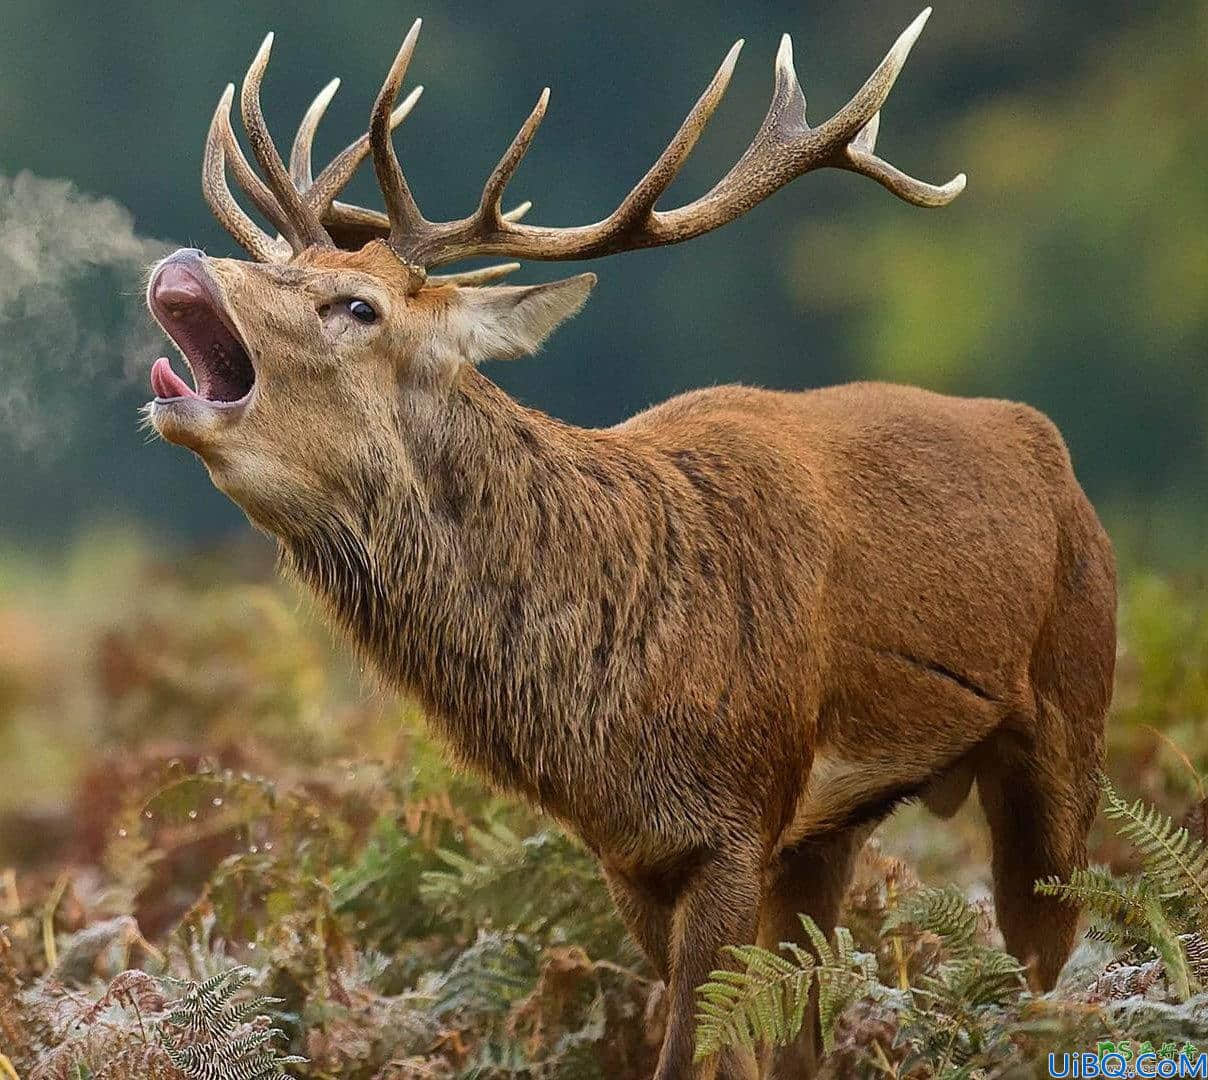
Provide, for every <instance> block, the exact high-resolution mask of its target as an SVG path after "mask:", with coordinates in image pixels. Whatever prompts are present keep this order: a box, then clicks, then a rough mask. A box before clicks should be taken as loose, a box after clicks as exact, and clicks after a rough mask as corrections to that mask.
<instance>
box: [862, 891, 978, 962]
mask: <svg viewBox="0 0 1208 1080" xmlns="http://www.w3.org/2000/svg"><path fill="white" fill-rule="evenodd" d="M977 924H978V914H977V910H976V908H974V907H973V905H971V904H970V903H969V901H968V900H966V899H965V897H964V896H963V895H962V894H961V892H960V890H959V889H957V888H956V887H955V886H952V885H949V886H946V887H945V888H942V889H935V888H923V889H915V890H913V891H911V892H909V893H907V894H906V895H905V896H903V897H902V899H901V902H900V903H899V904H898V906H897V907H895V908H894V909H893V910H892V911H891V912H890V913H889V914H888V915H887V916H886V917H885V922H884V923H883V924H882V927H881V932H882V934H887V933H889V932H890V931H892V930H900V929H901V928H902V927H904V926H909V927H913V928H914V930H916V931H917V932H919V933H930V934H935V935H936V937H938V938H940V939H941V940H942V941H943V942H944V944H945V946H947V948H948V949H949V951H951V952H960V951H961V950H964V949H968V948H971V947H972V946H973V944H974V942H975V941H976V938H977Z"/></svg>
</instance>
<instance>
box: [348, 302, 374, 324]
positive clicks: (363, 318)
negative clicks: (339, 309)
mask: <svg viewBox="0 0 1208 1080" xmlns="http://www.w3.org/2000/svg"><path fill="white" fill-rule="evenodd" d="M348 314H349V315H351V316H352V317H353V318H354V319H356V320H357V322H362V323H365V324H366V325H368V324H369V323H374V322H377V317H378V315H377V311H376V310H375V309H374V307H373V305H372V304H367V303H366V302H365V301H364V300H349V301H348Z"/></svg>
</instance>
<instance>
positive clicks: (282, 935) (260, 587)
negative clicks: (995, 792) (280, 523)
mask: <svg viewBox="0 0 1208 1080" xmlns="http://www.w3.org/2000/svg"><path fill="white" fill-rule="evenodd" d="M232 567H242V568H244V569H242V570H232ZM0 597H2V599H0V925H2V926H3V928H4V929H3V934H2V936H0V1054H2V1055H3V1056H2V1057H0V1077H5V1078H6V1080H12V1077H18V1078H20V1080H42V1078H58V1077H63V1078H72V1080H83V1078H94V1080H101V1078H105V1080H119V1078H122V1080H124V1078H128V1077H154V1078H165V1080H167V1078H171V1080H180V1078H184V1077H210V1078H216V1080H227V1078H230V1080H239V1078H251V1077H260V1076H264V1077H267V1076H272V1075H278V1074H280V1073H282V1072H284V1073H285V1074H287V1075H293V1076H299V1077H313V1078H321V1077H340V1078H349V1080H371V1078H372V1080H404V1078H419V1077H442V1078H443V1077H470V1076H474V1077H484V1078H485V1077H503V1076H519V1075H523V1076H530V1077H576V1078H577V1077H591V1076H608V1077H610V1078H617V1080H620V1078H627V1077H645V1076H647V1075H649V1073H650V1071H651V1069H652V1067H653V1055H654V1053H655V1052H656V1051H657V1046H658V1038H659V1035H660V1031H659V1026H660V1017H661V1014H662V1002H661V995H660V988H659V986H658V984H657V983H656V982H655V981H654V980H653V979H652V978H651V975H650V972H649V971H648V970H647V969H646V968H645V966H644V965H643V963H642V961H641V960H640V958H639V957H638V956H637V955H636V953H635V952H634V950H633V948H632V947H631V946H630V944H629V943H628V941H627V940H626V938H625V935H624V933H623V932H622V930H621V928H620V926H619V925H618V923H617V920H616V918H615V916H614V914H613V912H612V908H611V905H610V904H609V902H608V899H607V896H606V894H605V892H604V889H603V886H602V884H601V882H600V880H599V878H598V876H597V874H596V872H595V869H594V866H593V864H592V862H591V860H590V858H589V857H588V856H587V855H586V854H585V853H583V852H582V851H581V850H580V849H579V848H578V847H577V846H576V845H575V844H574V843H573V842H572V841H570V840H568V839H567V838H566V837H565V836H563V835H562V834H561V833H560V832H559V831H558V830H557V829H556V828H555V827H554V826H553V825H552V823H551V822H549V821H547V820H543V819H542V818H541V817H540V816H539V815H536V814H534V813H533V812H531V811H529V810H528V809H526V808H524V807H522V806H519V805H517V804H515V803H513V802H510V801H505V800H502V799H499V798H497V797H495V796H493V795H491V794H490V793H488V792H486V791H485V790H484V789H483V788H482V787H481V786H480V785H479V784H477V783H476V782H475V781H473V780H472V779H470V778H467V777H464V776H458V775H456V774H454V773H452V772H451V771H449V769H448V768H447V767H446V765H445V764H444V763H443V759H442V757H441V754H440V751H439V748H438V747H436V746H434V745H433V744H432V743H431V742H430V741H429V739H428V737H427V736H426V735H425V734H424V731H423V725H422V721H421V718H420V717H418V716H417V715H416V714H415V712H414V711H413V710H412V709H410V708H409V707H407V706H406V705H405V704H402V703H399V702H397V701H395V700H393V699H392V698H389V697H388V696H384V695H382V694H380V693H376V692H374V691H373V689H372V687H371V686H370V685H368V684H367V683H366V681H365V680H364V679H363V678H362V677H361V676H360V674H359V673H357V672H355V671H351V670H349V669H348V668H347V667H346V666H345V665H344V664H343V663H342V662H341V660H340V659H339V652H338V650H336V649H334V648H333V646H332V645H331V643H330V642H329V640H328V637H327V635H326V633H325V631H324V630H323V629H322V628H321V627H319V626H318V625H316V623H315V622H314V621H313V620H312V619H311V618H310V617H309V615H308V613H307V610H306V608H305V606H304V605H302V604H300V603H299V601H298V600H297V599H296V597H295V596H294V595H293V594H292V593H291V592H289V591H288V590H287V589H286V588H284V587H282V586H279V585H277V584H275V583H274V580H273V575H272V572H271V567H270V566H269V561H268V558H267V556H265V554H264V553H263V551H262V550H261V549H259V548H251V549H247V550H239V551H223V552H216V553H213V554H211V555H207V556H205V557H196V558H190V559H188V560H185V561H183V562H180V563H176V564H165V563H162V562H158V561H157V560H156V559H155V558H154V557H153V556H151V555H150V554H149V553H148V552H146V551H145V550H143V549H140V548H139V547H138V546H137V545H136V544H133V543H132V542H131V541H129V540H128V539H127V538H122V537H117V538H110V539H108V540H106V539H104V538H100V539H93V540H92V541H90V542H89V543H88V544H87V545H84V546H82V547H81V549H80V553H79V554H78V555H77V557H75V558H74V559H72V560H70V561H69V562H68V563H66V564H64V565H63V566H62V567H60V568H58V569H57V570H56V571H55V572H54V573H53V574H51V575H49V576H48V575H47V572H46V571H45V570H40V571H38V572H37V573H34V571H33V569H32V568H31V567H22V566H21V565H18V564H16V563H12V562H8V563H2V564H0ZM1205 718H1208V594H1206V592H1205V590H1204V588H1203V586H1202V583H1199V582H1192V581H1185V580H1184V581H1174V580H1168V579H1164V578H1161V577H1156V576H1152V575H1147V574H1143V573H1137V572H1134V573H1132V574H1131V575H1129V576H1128V578H1127V581H1126V587H1125V590H1124V604H1123V609H1122V644H1121V654H1120V675H1119V682H1118V689H1117V695H1116V705H1115V708H1114V715H1113V717H1112V719H1111V722H1110V731H1111V754H1110V760H1109V766H1108V772H1109V774H1110V776H1111V777H1113V778H1114V782H1115V786H1116V788H1117V789H1118V790H1119V792H1120V793H1121V796H1122V802H1120V803H1119V806H1122V807H1123V808H1124V809H1123V810H1119V811H1118V812H1116V813H1115V818H1114V819H1113V820H1108V819H1106V818H1105V820H1104V821H1103V822H1102V823H1101V825H1100V826H1099V829H1098V830H1097V833H1096V837H1097V840H1096V845H1095V858H1096V859H1097V860H1099V861H1100V862H1101V863H1103V864H1104V865H1105V866H1106V867H1108V868H1110V870H1111V871H1112V872H1113V873H1114V874H1116V875H1117V877H1116V878H1115V879H1110V880H1109V879H1108V878H1107V877H1106V876H1103V877H1100V878H1095V879H1094V880H1088V881H1086V882H1082V883H1076V884H1081V885H1082V886H1083V887H1085V888H1087V889H1090V888H1092V887H1095V888H1099V889H1100V892H1101V893H1102V895H1103V897H1104V898H1105V899H1103V902H1102V903H1101V904H1097V911H1098V917H1097V918H1096V919H1095V920H1094V924H1093V932H1094V940H1088V942H1087V943H1086V944H1084V945H1083V946H1081V947H1080V948H1079V951H1078V952H1077V953H1076V955H1075V957H1074V959H1073V960H1072V961H1071V964H1070V967H1069V968H1068V969H1067V972H1066V975H1065V976H1064V978H1063V980H1062V984H1061V986H1060V987H1059V989H1058V991H1057V992H1056V993H1054V994H1053V995H1048V996H1045V997H1033V996H1030V995H1028V994H1027V993H1025V992H1024V990H1023V987H1022V984H1021V982H1020V980H1019V978H1018V974H1017V972H1016V969H1015V967H1014V964H1013V963H1012V962H1011V960H1010V958H1008V957H1005V956H1004V955H1003V954H1002V953H1000V952H999V951H998V949H997V948H996V946H997V944H998V942H997V939H996V934H995V930H994V926H993V921H992V911H991V909H990V906H989V905H988V903H987V902H986V900H985V883H986V881H987V880H988V866H987V863H986V851H985V837H984V831H983V830H982V829H981V827H980V823H979V821H978V817H979V815H978V812H977V810H976V806H975V805H973V806H970V807H967V808H966V809H965V810H964V811H962V813H961V814H960V815H959V816H958V818H957V819H956V820H955V821H954V822H953V823H948V824H939V823H936V822H934V821H932V820H931V819H928V818H926V817H925V816H924V815H923V814H922V812H921V811H918V810H916V809H913V808H912V809H908V810H906V811H905V812H904V813H903V814H902V815H900V816H899V817H898V818H897V819H895V820H894V821H893V822H891V823H890V824H889V825H888V826H887V827H886V828H885V829H883V830H882V834H881V836H880V837H879V839H878V841H877V842H876V843H874V845H871V846H870V848H869V850H868V851H867V852H866V854H865V856H864V857H863V859H862V861H861V865H860V868H859V873H858V875H857V880H856V882H855V884H854V885H853V888H852V890H851V893H850V895H849V898H848V904H847V909H846V912H845V916H844V922H845V925H846V926H847V927H848V928H849V932H848V933H847V934H841V935H839V936H838V938H837V939H836V940H834V941H832V942H830V943H826V951H827V952H828V953H829V955H828V956H826V957H824V961H825V962H824V963H823V964H822V965H821V966H817V967H816V966H815V965H813V962H812V960H811V958H810V957H808V956H807V955H802V956H799V957H793V956H791V955H788V954H785V955H782V956H781V957H779V958H777V957H774V956H771V955H770V954H758V953H750V954H748V955H746V956H745V957H744V961H745V963H746V964H747V965H748V966H749V972H748V975H747V976H746V977H745V979H739V980H737V981H736V982H735V983H733V984H732V985H733V986H734V989H733V991H732V992H731V991H727V990H724V989H723V990H718V989H717V988H716V987H714V988H713V990H712V991H711V997H710V998H709V1000H710V1002H711V1004H710V1005H709V1006H708V1008H709V1009H711V1010H712V1013H713V1018H714V1019H713V1023H712V1024H711V1025H706V1027H707V1030H702V1044H705V1040H706V1039H712V1040H716V1041H726V1040H729V1039H735V1038H744V1037H750V1036H751V1035H752V1034H753V1033H756V1032H759V1031H764V1032H768V1033H772V1034H775V1032H776V1030H778V1029H779V1028H783V1027H784V1026H785V1025H789V1026H791V1024H792V1023H793V1021H794V1014H795V1012H796V1011H797V1006H798V1005H799V1004H800V1001H801V1000H802V992H803V990H804V988H807V987H808V986H809V984H810V982H811V981H813V980H815V979H816V980H817V981H818V983H819V985H820V986H821V988H822V991H823V999H824V1005H826V1017H825V1019H826V1039H827V1042H828V1045H829V1046H830V1053H829V1055H828V1064H827V1068H828V1070H829V1072H830V1074H831V1075H834V1076H844V1077H846V1076H887V1077H919V1078H922V1077H931V1076H953V1077H954V1076H975V1075H984V1076H992V1075H1003V1074H1005V1073H1006V1072H1008V1071H1009V1070H1012V1069H1018V1068H1019V1067H1020V1066H1021V1064H1024V1065H1026V1063H1028V1062H1038V1061H1040V1060H1042V1055H1043V1054H1044V1053H1047V1051H1048V1049H1050V1048H1053V1047H1063V1048H1064V1047H1070V1048H1082V1047H1086V1046H1093V1045H1094V1043H1095V1042H1096V1040H1098V1039H1101V1038H1102V1039H1111V1040H1113V1041H1115V1042H1117V1043H1118V1042H1120V1041H1121V1040H1135V1041H1136V1042H1138V1043H1139V1042H1141V1041H1143V1040H1150V1041H1152V1042H1153V1044H1154V1046H1155V1047H1159V1046H1161V1045H1163V1044H1170V1045H1182V1044H1183V1043H1184V1042H1187V1041H1191V1042H1192V1043H1198V1044H1200V1045H1208V998H1204V999H1201V998H1200V997H1199V996H1198V994H1199V993H1200V991H1201V987H1202V986H1204V985H1208V946H1206V945H1205V943H1204V941H1203V939H1202V938H1200V936H1199V935H1200V932H1201V930H1203V929H1204V927H1205V922H1206V920H1208V870H1206V869H1205V863H1206V862H1208V858H1201V854H1202V853H1201V852H1200V851H1199V850H1198V848H1197V843H1198V842H1199V841H1201V840H1203V839H1204V838H1205V829H1206V827H1208V826H1206V817H1208V815H1206V814H1205V812H1204V808H1205V806H1206V805H1208V804H1206V803H1205V801H1204V791H1203V790H1202V788H1201V786H1200V782H1199V780H1198V778H1197V771H1200V770H1203V768H1204V765H1205V761H1206V759H1208V735H1206V734H1205V731H1206V728H1205V724H1204V721H1205ZM1134 798H1140V799H1143V800H1145V805H1144V806H1142V807H1140V808H1137V807H1130V805H1129V804H1130V803H1131V801H1132V799H1134ZM1111 805H1112V806H1116V805H1117V804H1114V803H1113V804H1111ZM1150 805H1152V806H1155V807H1157V808H1158V810H1159V811H1161V813H1162V814H1169V815H1172V816H1173V817H1174V818H1175V819H1176V820H1177V821H1183V820H1184V819H1185V820H1186V824H1187V826H1188V829H1189V830H1190V832H1189V835H1187V836H1186V837H1181V834H1178V833H1173V832H1172V829H1171V828H1168V827H1167V826H1166V824H1165V819H1164V818H1163V817H1162V816H1161V815H1160V814H1149V813H1148V811H1147V810H1146V808H1145V807H1147V806H1150ZM1163 837H1164V839H1163ZM1155 838H1156V839H1155ZM1179 845H1182V846H1181V847H1180V846H1179ZM1174 848H1177V849H1178V851H1177V852H1176V855H1177V857H1172V858H1173V861H1172V858H1168V857H1167V856H1168V854H1169V849H1174ZM922 883H926V886H932V887H931V888H928V887H926V886H925V885H924V884H922ZM949 883H954V887H952V888H949V889H946V890H945V889H937V888H934V887H935V886H943V885H946V884H949ZM1201 894H1202V897H1201ZM1201 898H1204V899H1205V903H1203V904H1201V903H1199V900H1200V899H1201ZM778 1026H779V1028H778Z"/></svg>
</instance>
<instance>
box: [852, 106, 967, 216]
mask: <svg viewBox="0 0 1208 1080" xmlns="http://www.w3.org/2000/svg"><path fill="white" fill-rule="evenodd" d="M880 122H881V114H880V113H879V112H878V113H874V114H873V117H872V119H871V120H869V121H868V123H867V124H865V125H864V127H862V128H861V129H860V133H859V134H858V135H857V136H856V137H855V138H854V139H853V140H852V141H851V142H850V143H849V144H848V145H847V148H846V154H845V156H846V161H841V162H838V163H837V164H838V165H839V167H840V168H843V169H847V170H849V171H850V172H855V173H859V174H860V175H861V176H867V177H868V178H869V179H870V180H875V181H876V182H877V183H878V184H880V185H881V186H882V187H883V188H885V189H886V190H888V191H891V192H893V194H895V195H896V196H898V198H900V199H905V200H906V202H908V203H911V204H912V205H914V206H922V207H937V206H947V205H948V204H949V203H950V202H952V200H953V199H955V198H956V197H957V196H958V195H959V194H960V193H961V192H962V191H964V190H965V184H966V181H967V178H966V176H965V174H964V173H957V174H956V175H955V176H954V177H953V178H952V179H951V180H949V181H948V183H946V184H928V183H926V182H925V181H923V180H916V179H915V178H914V177H913V176H910V175H908V174H907V173H904V172H902V170H901V169H899V168H897V166H895V165H891V164H890V163H889V162H888V161H886V160H885V159H884V158H880V157H877V155H876V154H874V153H873V152H872V151H873V148H874V147H875V146H876V144H877V130H878V128H879V127H880Z"/></svg>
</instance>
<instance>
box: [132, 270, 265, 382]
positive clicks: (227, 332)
mask: <svg viewBox="0 0 1208 1080" xmlns="http://www.w3.org/2000/svg"><path fill="white" fill-rule="evenodd" d="M147 300H148V303H149V304H150V307H151V311H152V312H153V313H154V315H155V317H156V319H157V320H159V323H160V325H161V326H162V327H163V328H164V329H165V330H166V331H167V332H168V334H169V335H170V336H171V337H172V340H173V341H175V342H176V344H177V346H178V347H179V348H180V351H181V354H182V355H183V356H184V359H185V363H187V364H188V366H189V370H190V371H191V372H192V375H193V382H194V386H190V385H189V384H188V383H187V382H186V381H185V380H184V379H182V378H181V377H180V376H179V375H177V374H176V372H175V371H173V370H172V364H171V362H170V361H169V360H168V358H167V357H166V356H165V357H160V358H159V359H158V360H156V361H155V365H154V367H152V368H151V389H152V390H154V391H155V398H156V401H157V402H171V401H176V400H182V399H189V398H192V399H198V398H200V399H202V400H204V401H208V402H210V403H211V404H213V405H233V404H238V403H242V402H243V401H244V400H245V399H246V398H247V397H248V395H249V394H251V392H252V387H253V386H254V385H255V382H256V369H255V368H254V367H253V366H252V360H251V357H250V356H249V355H248V351H247V348H246V347H245V346H244V344H243V342H242V341H241V340H240V338H239V335H238V334H237V333H236V332H235V329H234V327H233V326H232V325H231V323H230V320H229V319H228V318H227V316H226V314H225V312H224V311H223V308H222V304H221V303H220V301H219V300H218V297H217V296H216V294H215V290H214V287H213V286H212V285H211V283H210V281H209V274H208V273H207V271H206V270H205V269H204V267H203V265H202V257H201V256H200V255H199V254H195V253H193V252H179V253H177V254H176V255H173V256H171V257H170V258H168V259H166V260H165V261H164V262H163V263H161V264H160V266H159V268H158V269H157V270H156V271H155V275H154V277H152V279H151V285H150V287H149V288H148V290H147Z"/></svg>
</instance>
